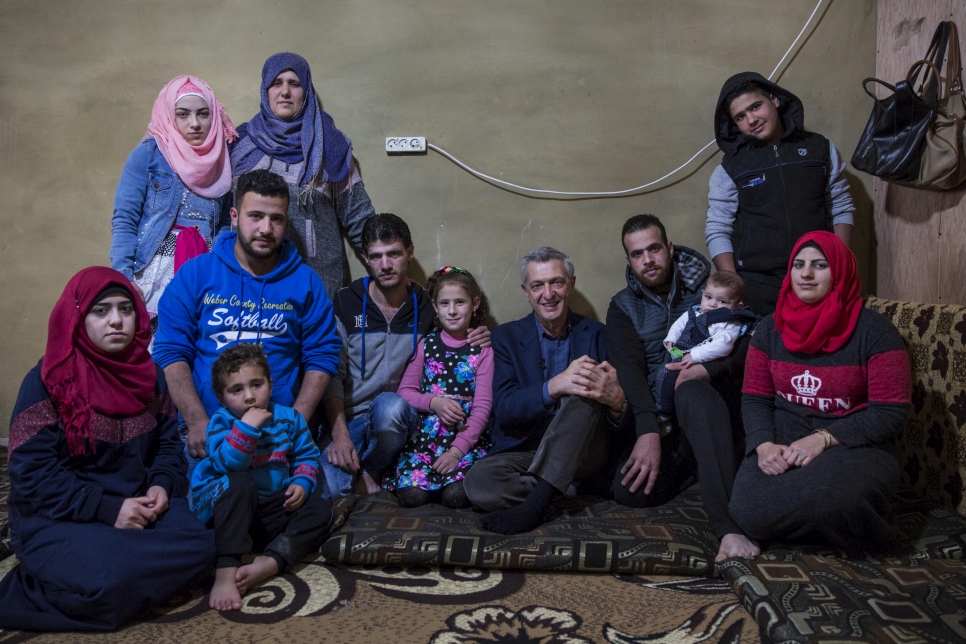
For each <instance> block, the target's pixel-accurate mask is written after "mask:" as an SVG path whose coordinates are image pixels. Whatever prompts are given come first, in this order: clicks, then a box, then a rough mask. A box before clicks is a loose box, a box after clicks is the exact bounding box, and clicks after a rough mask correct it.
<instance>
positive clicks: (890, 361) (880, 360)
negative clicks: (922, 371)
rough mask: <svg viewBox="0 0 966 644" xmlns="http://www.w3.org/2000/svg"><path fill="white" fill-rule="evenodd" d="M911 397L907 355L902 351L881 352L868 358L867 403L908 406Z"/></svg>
mask: <svg viewBox="0 0 966 644" xmlns="http://www.w3.org/2000/svg"><path fill="white" fill-rule="evenodd" d="M911 395H912V374H911V373H910V370H909V354H908V353H907V352H906V350H905V349H904V348H903V349H894V350H892V351H883V352H882V353H877V354H875V355H874V356H872V357H871V358H869V402H870V403H871V402H880V403H899V404H905V405H908V404H909V402H910V401H911Z"/></svg>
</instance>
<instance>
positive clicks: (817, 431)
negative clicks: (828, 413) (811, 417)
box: [812, 429, 832, 450]
mask: <svg viewBox="0 0 966 644" xmlns="http://www.w3.org/2000/svg"><path fill="white" fill-rule="evenodd" d="M812 433H813V434H821V435H822V440H823V441H825V447H824V448H822V449H823V450H826V449H828V448H829V447H831V446H832V435H831V434H829V433H828V430H825V429H813V430H812Z"/></svg>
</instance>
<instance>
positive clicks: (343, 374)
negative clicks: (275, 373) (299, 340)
mask: <svg viewBox="0 0 966 644" xmlns="http://www.w3.org/2000/svg"><path fill="white" fill-rule="evenodd" d="M370 279H371V278H370V277H368V276H366V277H363V278H360V279H357V280H356V281H354V282H352V283H351V284H349V285H348V286H346V287H344V288H342V289H339V292H338V293H336V294H335V298H334V300H333V305H334V309H335V316H336V324H337V327H338V330H339V335H340V336H341V337H342V358H341V360H340V365H339V373H338V375H336V377H334V378H333V379H332V382H331V383H329V388H328V389H326V392H325V398H342V399H344V400H345V415H346V419H347V420H352V419H353V418H355V417H356V416H358V415H360V414H363V413H365V412H366V411H367V410H368V409H369V404H370V403H371V402H372V400H373V399H374V398H375V397H376V396H378V395H379V394H381V393H383V392H387V391H391V392H395V391H396V389H398V388H399V381H400V380H402V376H403V372H404V371H405V370H406V364H407V363H408V362H409V360H410V359H411V358H412V357H413V356H414V355H415V354H416V347H417V346H418V344H419V341H420V340H421V339H422V337H423V336H424V335H426V334H427V333H429V331H430V330H431V329H432V328H433V315H434V312H433V306H432V304H431V303H430V301H429V298H428V297H427V296H426V292H425V291H424V290H423V287H422V286H420V285H419V284H415V283H413V284H410V285H409V291H408V297H407V298H406V302H405V303H404V304H403V305H402V306H401V307H400V308H399V310H398V311H396V314H395V315H393V316H392V319H391V320H386V316H384V315H383V314H382V311H381V310H380V309H379V307H378V306H377V305H376V303H375V302H373V301H372V298H371V297H369V288H368V287H369V281H370Z"/></svg>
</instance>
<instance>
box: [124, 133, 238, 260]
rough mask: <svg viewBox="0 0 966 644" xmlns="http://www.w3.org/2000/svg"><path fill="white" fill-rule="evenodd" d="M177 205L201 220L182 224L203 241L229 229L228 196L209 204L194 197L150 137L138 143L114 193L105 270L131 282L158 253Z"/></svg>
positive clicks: (229, 194) (175, 212)
mask: <svg viewBox="0 0 966 644" xmlns="http://www.w3.org/2000/svg"><path fill="white" fill-rule="evenodd" d="M189 200H190V202H189ZM182 202H184V203H185V204H186V205H190V206H191V210H192V211H197V212H199V213H201V214H202V215H203V217H202V218H201V219H192V220H191V221H190V222H183V223H190V225H194V226H197V228H198V232H200V233H201V234H202V235H203V236H204V237H206V238H211V239H214V238H215V237H216V236H217V235H218V233H220V232H222V231H223V230H227V229H228V228H229V226H230V223H231V221H230V216H229V209H230V207H231V192H227V193H225V194H224V195H222V196H221V197H217V198H215V199H206V198H204V197H200V196H198V195H196V194H195V193H193V192H191V190H190V189H189V188H188V187H187V186H185V184H184V183H183V182H182V181H181V179H180V178H179V177H178V175H177V174H175V172H174V170H172V169H171V166H170V165H168V162H167V161H166V160H165V158H164V156H163V155H162V154H161V150H159V149H158V144H157V143H156V142H155V140H154V138H153V137H149V138H147V139H145V140H143V141H141V143H140V144H139V145H138V146H137V147H136V148H134V150H133V151H132V152H131V154H130V155H129V156H128V158H127V162H125V164H124V171H123V172H122V173H121V180H120V181H119V182H118V184H117V191H116V192H115V193H114V216H113V217H112V218H111V267H112V268H114V269H115V270H117V271H120V272H121V273H123V274H124V275H126V276H127V277H128V278H129V279H134V274H135V273H137V272H139V271H141V270H143V269H144V267H145V266H146V265H147V264H148V262H150V261H151V259H152V258H153V257H154V255H155V253H157V252H158V249H159V248H160V247H161V244H162V242H164V238H165V237H166V236H167V234H168V232H169V231H170V230H171V226H172V225H173V224H174V223H175V222H176V218H177V217H178V211H179V209H180V208H181V205H182Z"/></svg>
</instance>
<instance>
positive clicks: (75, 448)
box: [40, 266, 157, 456]
mask: <svg viewBox="0 0 966 644" xmlns="http://www.w3.org/2000/svg"><path fill="white" fill-rule="evenodd" d="M109 287H120V288H122V289H124V291H126V292H127V294H128V296H129V297H130V298H131V302H132V303H133V304H134V310H135V312H136V323H135V331H134V339H133V340H132V341H131V344H129V345H128V346H127V347H125V348H124V350H123V351H118V352H117V353H106V352H104V351H101V350H100V349H98V348H97V346H95V345H94V343H93V342H91V339H90V338H89V337H87V329H86V328H85V326H84V319H85V318H86V317H87V312H88V311H89V310H90V308H91V306H93V305H94V304H96V303H97V301H96V299H95V298H97V296H98V294H100V293H101V292H102V291H104V290H105V289H107V288H109ZM150 341H151V323H150V320H149V319H148V311H147V309H146V308H145V307H144V302H143V301H141V298H140V297H138V296H137V295H134V287H133V286H132V285H131V282H130V281H129V280H128V279H127V278H126V277H124V275H122V274H121V273H118V272H117V271H115V270H113V269H110V268H107V267H104V266H92V267H90V268H85V269H84V270H82V271H81V272H79V273H77V275H74V277H72V278H71V280H70V281H69V282H67V286H66V288H64V293H63V294H62V295H61V296H60V299H59V300H57V304H55V305H54V310H53V311H51V313H50V322H49V324H48V328H47V350H46V351H44V363H43V367H42V368H41V372H40V377H41V380H43V383H44V386H45V387H46V388H47V392H48V393H49V394H50V399H51V402H52V403H53V406H54V409H55V410H56V411H57V413H58V414H59V415H60V419H61V423H62V425H63V427H64V433H65V434H67V446H68V448H69V449H70V454H71V456H78V455H81V454H83V453H84V452H85V448H86V445H85V444H87V445H90V451H91V453H93V452H94V439H93V433H92V428H91V424H92V421H93V418H94V412H97V413H99V414H102V415H105V416H114V415H120V416H133V415H135V414H138V413H140V412H142V411H144V410H145V408H147V406H148V403H150V402H151V399H152V398H153V397H154V387H155V384H156V381H157V370H156V367H155V366H154V362H153V361H152V360H151V355H150V354H149V353H148V343H149V342H150Z"/></svg>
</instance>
